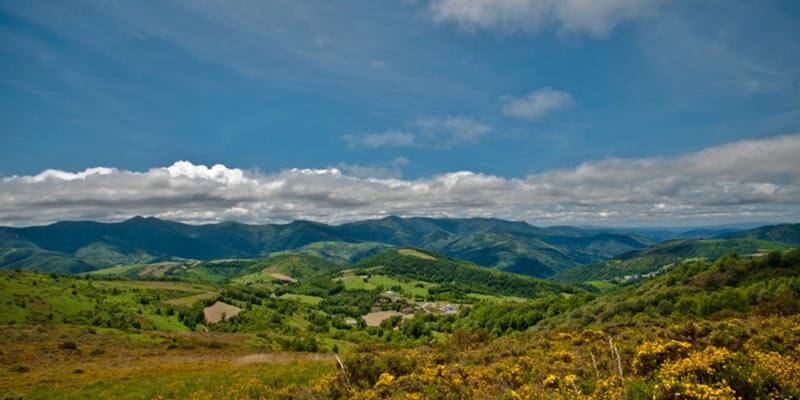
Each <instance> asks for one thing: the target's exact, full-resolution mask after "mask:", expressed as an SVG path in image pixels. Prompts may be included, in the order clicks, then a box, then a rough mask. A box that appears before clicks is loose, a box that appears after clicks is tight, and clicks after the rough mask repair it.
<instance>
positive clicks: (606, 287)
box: [585, 280, 617, 290]
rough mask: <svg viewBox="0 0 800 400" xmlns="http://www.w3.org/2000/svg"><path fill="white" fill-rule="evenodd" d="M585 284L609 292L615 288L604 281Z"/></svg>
mask: <svg viewBox="0 0 800 400" xmlns="http://www.w3.org/2000/svg"><path fill="white" fill-rule="evenodd" d="M585 283H586V284H587V285H591V286H594V287H596V288H598V289H600V290H611V289H613V288H615V287H617V285H615V284H613V283H611V282H609V281H605V280H595V281H586V282H585Z"/></svg>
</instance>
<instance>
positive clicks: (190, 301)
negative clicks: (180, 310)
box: [165, 292, 219, 307]
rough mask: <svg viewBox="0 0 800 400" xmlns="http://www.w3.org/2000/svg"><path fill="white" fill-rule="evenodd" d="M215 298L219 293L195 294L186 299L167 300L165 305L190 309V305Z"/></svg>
mask: <svg viewBox="0 0 800 400" xmlns="http://www.w3.org/2000/svg"><path fill="white" fill-rule="evenodd" d="M217 296H219V292H205V293H197V294H192V295H189V296H186V297H178V298H177V299H171V300H167V301H166V302H165V303H167V304H172V305H174V306H186V307H191V306H192V304H194V303H197V302H198V301H203V300H209V299H213V298H215V297H217Z"/></svg>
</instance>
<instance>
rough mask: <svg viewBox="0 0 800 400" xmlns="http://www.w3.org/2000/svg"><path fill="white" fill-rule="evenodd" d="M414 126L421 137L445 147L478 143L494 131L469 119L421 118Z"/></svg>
mask: <svg viewBox="0 0 800 400" xmlns="http://www.w3.org/2000/svg"><path fill="white" fill-rule="evenodd" d="M412 125H413V126H414V127H416V128H417V129H418V130H419V131H420V135H422V136H424V137H428V138H433V139H434V140H435V141H437V142H440V143H441V144H444V145H445V146H451V145H458V144H472V143H476V142H477V141H478V140H479V139H480V138H481V136H483V135H486V134H487V133H489V132H491V130H492V128H491V127H490V126H489V125H486V124H484V123H482V122H479V121H476V120H474V119H472V118H467V117H445V118H419V119H417V120H416V121H414V123H413V124H412Z"/></svg>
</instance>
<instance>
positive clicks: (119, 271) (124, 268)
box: [89, 264, 144, 276]
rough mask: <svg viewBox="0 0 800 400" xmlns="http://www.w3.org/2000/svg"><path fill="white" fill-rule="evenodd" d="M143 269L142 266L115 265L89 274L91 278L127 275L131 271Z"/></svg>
mask: <svg viewBox="0 0 800 400" xmlns="http://www.w3.org/2000/svg"><path fill="white" fill-rule="evenodd" d="M141 269H144V264H128V265H117V266H115V267H111V268H104V269H99V270H97V271H92V272H89V275H92V276H110V275H128V274H130V273H132V272H133V271H137V270H141Z"/></svg>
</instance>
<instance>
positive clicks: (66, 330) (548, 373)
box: [0, 248, 800, 399]
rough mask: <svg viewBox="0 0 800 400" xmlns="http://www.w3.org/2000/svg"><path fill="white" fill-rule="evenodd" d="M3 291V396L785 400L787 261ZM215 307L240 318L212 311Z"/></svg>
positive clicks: (136, 273) (323, 270)
mask: <svg viewBox="0 0 800 400" xmlns="http://www.w3.org/2000/svg"><path fill="white" fill-rule="evenodd" d="M195 268H197V271H194V272H193V270H194V269H195ZM231 271H237V272H235V273H232V272H231ZM142 273H145V275H144V276H142V275H140V274H142ZM153 274H156V275H153ZM158 274H161V275H158ZM145 277H147V280H143V279H145ZM101 278H102V279H101ZM107 278H113V280H107ZM154 279H155V280H154ZM164 279H169V280H164ZM0 296H2V297H1V298H0V309H2V313H0V317H1V318H2V321H0V322H2V325H3V326H2V327H1V328H0V329H2V335H1V336H2V338H0V345H2V353H0V363H2V366H3V368H2V371H0V396H3V397H12V398H13V397H23V398H43V399H44V398H54V397H55V398H70V396H72V397H71V398H114V399H117V398H132V399H139V398H201V399H203V398H209V399H213V398H243V399H250V398H286V399H358V398H361V399H386V398H397V399H408V398H412V399H413V398H419V399H451V398H456V399H459V398H461V399H470V398H478V399H498V398H499V399H520V398H522V399H539V398H556V399H558V398H564V399H578V398H587V399H588V398H608V399H623V398H625V399H645V398H648V399H651V398H657V399H673V398H684V399H709V398H711V399H733V398H797V397H798V396H800V386H799V385H798V383H799V382H800V316H799V315H800V250H797V249H794V250H789V251H784V252H782V253H780V252H772V253H770V254H769V255H767V256H764V257H743V256H736V255H728V256H724V257H721V258H720V259H718V260H717V261H715V262H713V263H712V262H708V261H704V260H695V261H689V262H685V263H682V264H679V265H677V266H676V267H674V268H672V269H669V270H667V271H665V272H664V273H663V274H660V275H657V276H655V277H653V278H650V279H644V280H641V281H638V282H634V283H631V284H629V285H626V286H624V287H621V288H617V289H611V290H609V291H607V292H603V293H590V292H584V291H581V290H580V289H576V288H574V287H570V286H565V285H554V284H551V283H548V282H544V281H539V280H536V279H534V278H529V277H522V276H517V275H511V274H504V273H499V272H496V271H491V270H486V269H482V268H480V267H476V266H474V265H471V264H468V263H464V262H461V261H457V260H453V259H449V258H447V257H444V256H441V255H438V254H435V253H429V252H425V251H422V250H419V249H412V248H403V249H397V250H390V251H387V252H384V253H379V254H376V255H373V256H370V257H367V258H365V259H363V260H361V261H360V262H358V263H356V264H355V265H352V266H349V267H345V266H341V265H338V264H335V263H330V262H328V261H326V260H324V259H320V258H317V257H314V256H309V255H290V254H287V255H281V256H278V257H274V258H269V259H263V260H262V259H256V260H227V261H217V262H199V263H192V264H182V263H175V264H167V265H162V264H154V265H146V266H141V265H132V266H130V267H127V268H120V269H118V270H117V271H116V272H113V271H109V273H108V274H107V275H105V276H104V275H102V274H98V273H92V274H87V275H85V276H83V277H79V278H78V277H66V276H57V275H45V274H40V273H30V272H19V271H7V272H5V273H4V274H3V275H2V276H0ZM219 304H227V305H228V306H230V307H234V308H235V309H237V311H236V315H225V313H222V314H221V315H220V314H217V315H216V316H213V315H211V316H210V315H209V314H208V313H207V310H209V309H215V307H217V305H219ZM226 310H233V309H232V308H227V309H226ZM210 317H213V318H215V319H214V320H215V321H217V322H210V321H211V320H209V319H208V318H210ZM339 361H341V364H340V363H339ZM142 381H147V382H151V383H152V384H148V385H142V384H141V382H142Z"/></svg>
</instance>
